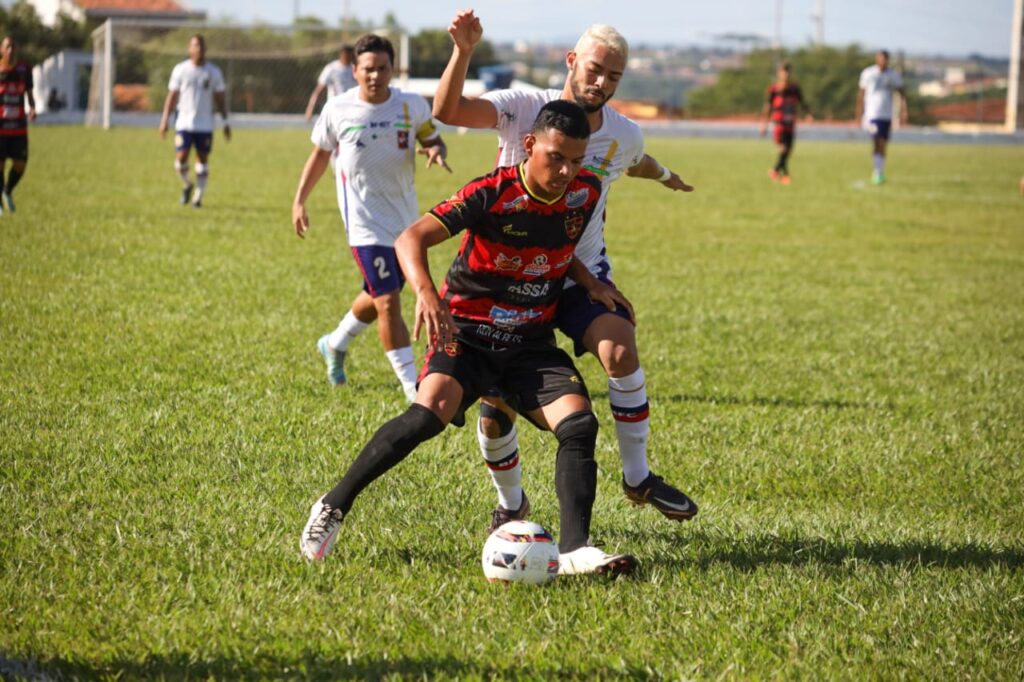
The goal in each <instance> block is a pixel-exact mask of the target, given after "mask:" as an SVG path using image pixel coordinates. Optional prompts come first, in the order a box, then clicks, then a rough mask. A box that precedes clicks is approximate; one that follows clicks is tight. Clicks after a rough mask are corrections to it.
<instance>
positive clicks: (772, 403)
mask: <svg viewBox="0 0 1024 682" xmlns="http://www.w3.org/2000/svg"><path fill="white" fill-rule="evenodd" d="M590 395H591V398H593V399H595V400H596V399H598V398H601V399H606V398H607V397H608V391H591V392H590ZM654 399H655V400H667V401H668V402H673V403H705V404H707V405H740V406H744V407H786V408H798V409H800V408H808V407H816V408H820V409H823V410H881V411H885V412H893V411H895V409H896V408H895V406H894V405H893V404H892V403H888V402H863V401H856V400H839V399H835V398H825V399H819V400H795V399H793V398H779V397H775V398H770V397H765V396H757V395H755V396H746V397H741V396H737V395H700V394H697V393H677V394H676V395H658V396H654Z"/></svg>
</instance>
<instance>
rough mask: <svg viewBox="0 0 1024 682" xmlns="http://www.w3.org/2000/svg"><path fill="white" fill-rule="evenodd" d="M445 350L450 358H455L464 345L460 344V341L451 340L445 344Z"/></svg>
mask: <svg viewBox="0 0 1024 682" xmlns="http://www.w3.org/2000/svg"><path fill="white" fill-rule="evenodd" d="M443 350H444V352H445V355H447V356H448V357H450V358H454V357H455V356H457V355H458V354H459V353H461V352H462V347H461V346H460V345H459V342H458V341H449V342H448V343H446V344H444V348H443Z"/></svg>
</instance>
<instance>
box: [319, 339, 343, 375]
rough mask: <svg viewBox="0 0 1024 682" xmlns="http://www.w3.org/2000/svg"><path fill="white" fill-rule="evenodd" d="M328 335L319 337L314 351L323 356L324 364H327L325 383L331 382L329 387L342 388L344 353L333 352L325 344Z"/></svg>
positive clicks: (341, 351) (340, 351)
mask: <svg viewBox="0 0 1024 682" xmlns="http://www.w3.org/2000/svg"><path fill="white" fill-rule="evenodd" d="M328 336H329V335H328V334H324V335H323V336H321V337H320V340H319V341H317V342H316V349H317V350H318V351H320V355H322V356H324V362H325V363H327V381H329V382H331V386H343V385H344V384H345V355H346V353H345V351H343V350H334V349H333V348H331V346H330V345H329V344H328V343H327V337H328Z"/></svg>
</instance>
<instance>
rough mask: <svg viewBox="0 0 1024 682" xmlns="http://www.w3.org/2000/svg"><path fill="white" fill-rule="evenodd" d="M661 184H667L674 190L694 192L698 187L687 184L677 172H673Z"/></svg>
mask: <svg viewBox="0 0 1024 682" xmlns="http://www.w3.org/2000/svg"><path fill="white" fill-rule="evenodd" d="M661 184H663V185H665V186H666V187H668V188H669V189H670V190H672V191H673V192H692V191H693V190H694V189H696V188H695V187H694V186H693V185H687V184H686V182H684V181H683V179H682V178H681V177H679V176H678V175H677V174H675V173H672V177H670V178H669V179H668V180H666V181H665V182H663V183H661Z"/></svg>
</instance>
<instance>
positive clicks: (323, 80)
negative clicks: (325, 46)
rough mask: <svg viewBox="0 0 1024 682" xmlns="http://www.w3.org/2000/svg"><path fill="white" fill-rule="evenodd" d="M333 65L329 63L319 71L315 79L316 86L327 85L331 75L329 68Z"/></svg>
mask: <svg viewBox="0 0 1024 682" xmlns="http://www.w3.org/2000/svg"><path fill="white" fill-rule="evenodd" d="M333 65H334V64H333V63H331V64H328V65H327V66H325V67H324V68H322V69H320V75H319V76H317V77H316V82H317V84H318V85H327V79H328V78H329V77H330V75H331V67H332V66H333Z"/></svg>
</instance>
